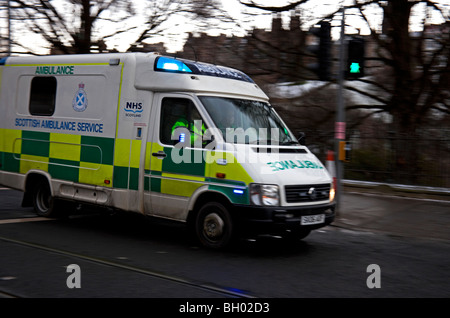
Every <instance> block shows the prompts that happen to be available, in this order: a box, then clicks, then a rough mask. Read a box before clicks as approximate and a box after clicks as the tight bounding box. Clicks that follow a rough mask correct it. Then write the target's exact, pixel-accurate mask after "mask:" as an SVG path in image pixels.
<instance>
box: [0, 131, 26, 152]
mask: <svg viewBox="0 0 450 318" xmlns="http://www.w3.org/2000/svg"><path fill="white" fill-rule="evenodd" d="M0 134H1V135H0V136H1V138H0V151H3V152H11V153H20V152H21V147H22V140H21V138H22V131H21V130H15V129H0Z"/></svg>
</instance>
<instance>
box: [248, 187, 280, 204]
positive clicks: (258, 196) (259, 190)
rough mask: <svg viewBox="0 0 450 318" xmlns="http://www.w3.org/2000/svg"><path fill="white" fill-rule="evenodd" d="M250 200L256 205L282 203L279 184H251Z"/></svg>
mask: <svg viewBox="0 0 450 318" xmlns="http://www.w3.org/2000/svg"><path fill="white" fill-rule="evenodd" d="M250 200H251V202H252V203H253V204H255V205H275V206H277V205H280V194H279V189H278V186H277V185H273V184H251V185H250Z"/></svg>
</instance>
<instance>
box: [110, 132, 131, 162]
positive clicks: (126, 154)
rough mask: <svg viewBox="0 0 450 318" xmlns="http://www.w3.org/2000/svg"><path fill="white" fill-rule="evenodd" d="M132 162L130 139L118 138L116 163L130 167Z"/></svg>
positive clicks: (115, 147) (115, 148) (115, 150)
mask: <svg viewBox="0 0 450 318" xmlns="http://www.w3.org/2000/svg"><path fill="white" fill-rule="evenodd" d="M129 163H130V139H116V144H115V146H114V165H115V166H121V167H128V165H129Z"/></svg>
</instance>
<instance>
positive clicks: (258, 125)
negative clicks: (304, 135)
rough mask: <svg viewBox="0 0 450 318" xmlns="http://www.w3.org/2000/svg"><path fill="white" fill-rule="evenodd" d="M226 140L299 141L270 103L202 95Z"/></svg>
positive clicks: (242, 141) (203, 101)
mask: <svg viewBox="0 0 450 318" xmlns="http://www.w3.org/2000/svg"><path fill="white" fill-rule="evenodd" d="M199 99H200V100H201V102H202V103H203V105H204V106H205V108H206V110H207V111H208V113H209V115H210V116H211V119H212V120H213V121H214V124H215V125H216V127H217V128H218V129H219V130H220V132H221V133H222V136H223V138H224V140H225V141H226V142H230V143H245V144H263V145H264V144H265V145H277V144H279V145H290V144H298V142H297V140H295V139H294V138H293V137H292V135H291V133H289V130H288V129H287V127H286V126H285V125H284V124H283V122H282V121H281V119H280V118H279V117H278V115H277V114H276V112H275V111H274V109H273V108H272V106H270V105H269V104H268V103H264V102H260V101H254V100H247V99H236V98H226V97H216V96H199Z"/></svg>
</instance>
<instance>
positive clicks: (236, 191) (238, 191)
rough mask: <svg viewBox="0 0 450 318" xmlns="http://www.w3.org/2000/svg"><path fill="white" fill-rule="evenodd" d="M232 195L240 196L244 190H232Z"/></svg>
mask: <svg viewBox="0 0 450 318" xmlns="http://www.w3.org/2000/svg"><path fill="white" fill-rule="evenodd" d="M233 193H234V194H240V195H242V194H244V190H242V189H233Z"/></svg>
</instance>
